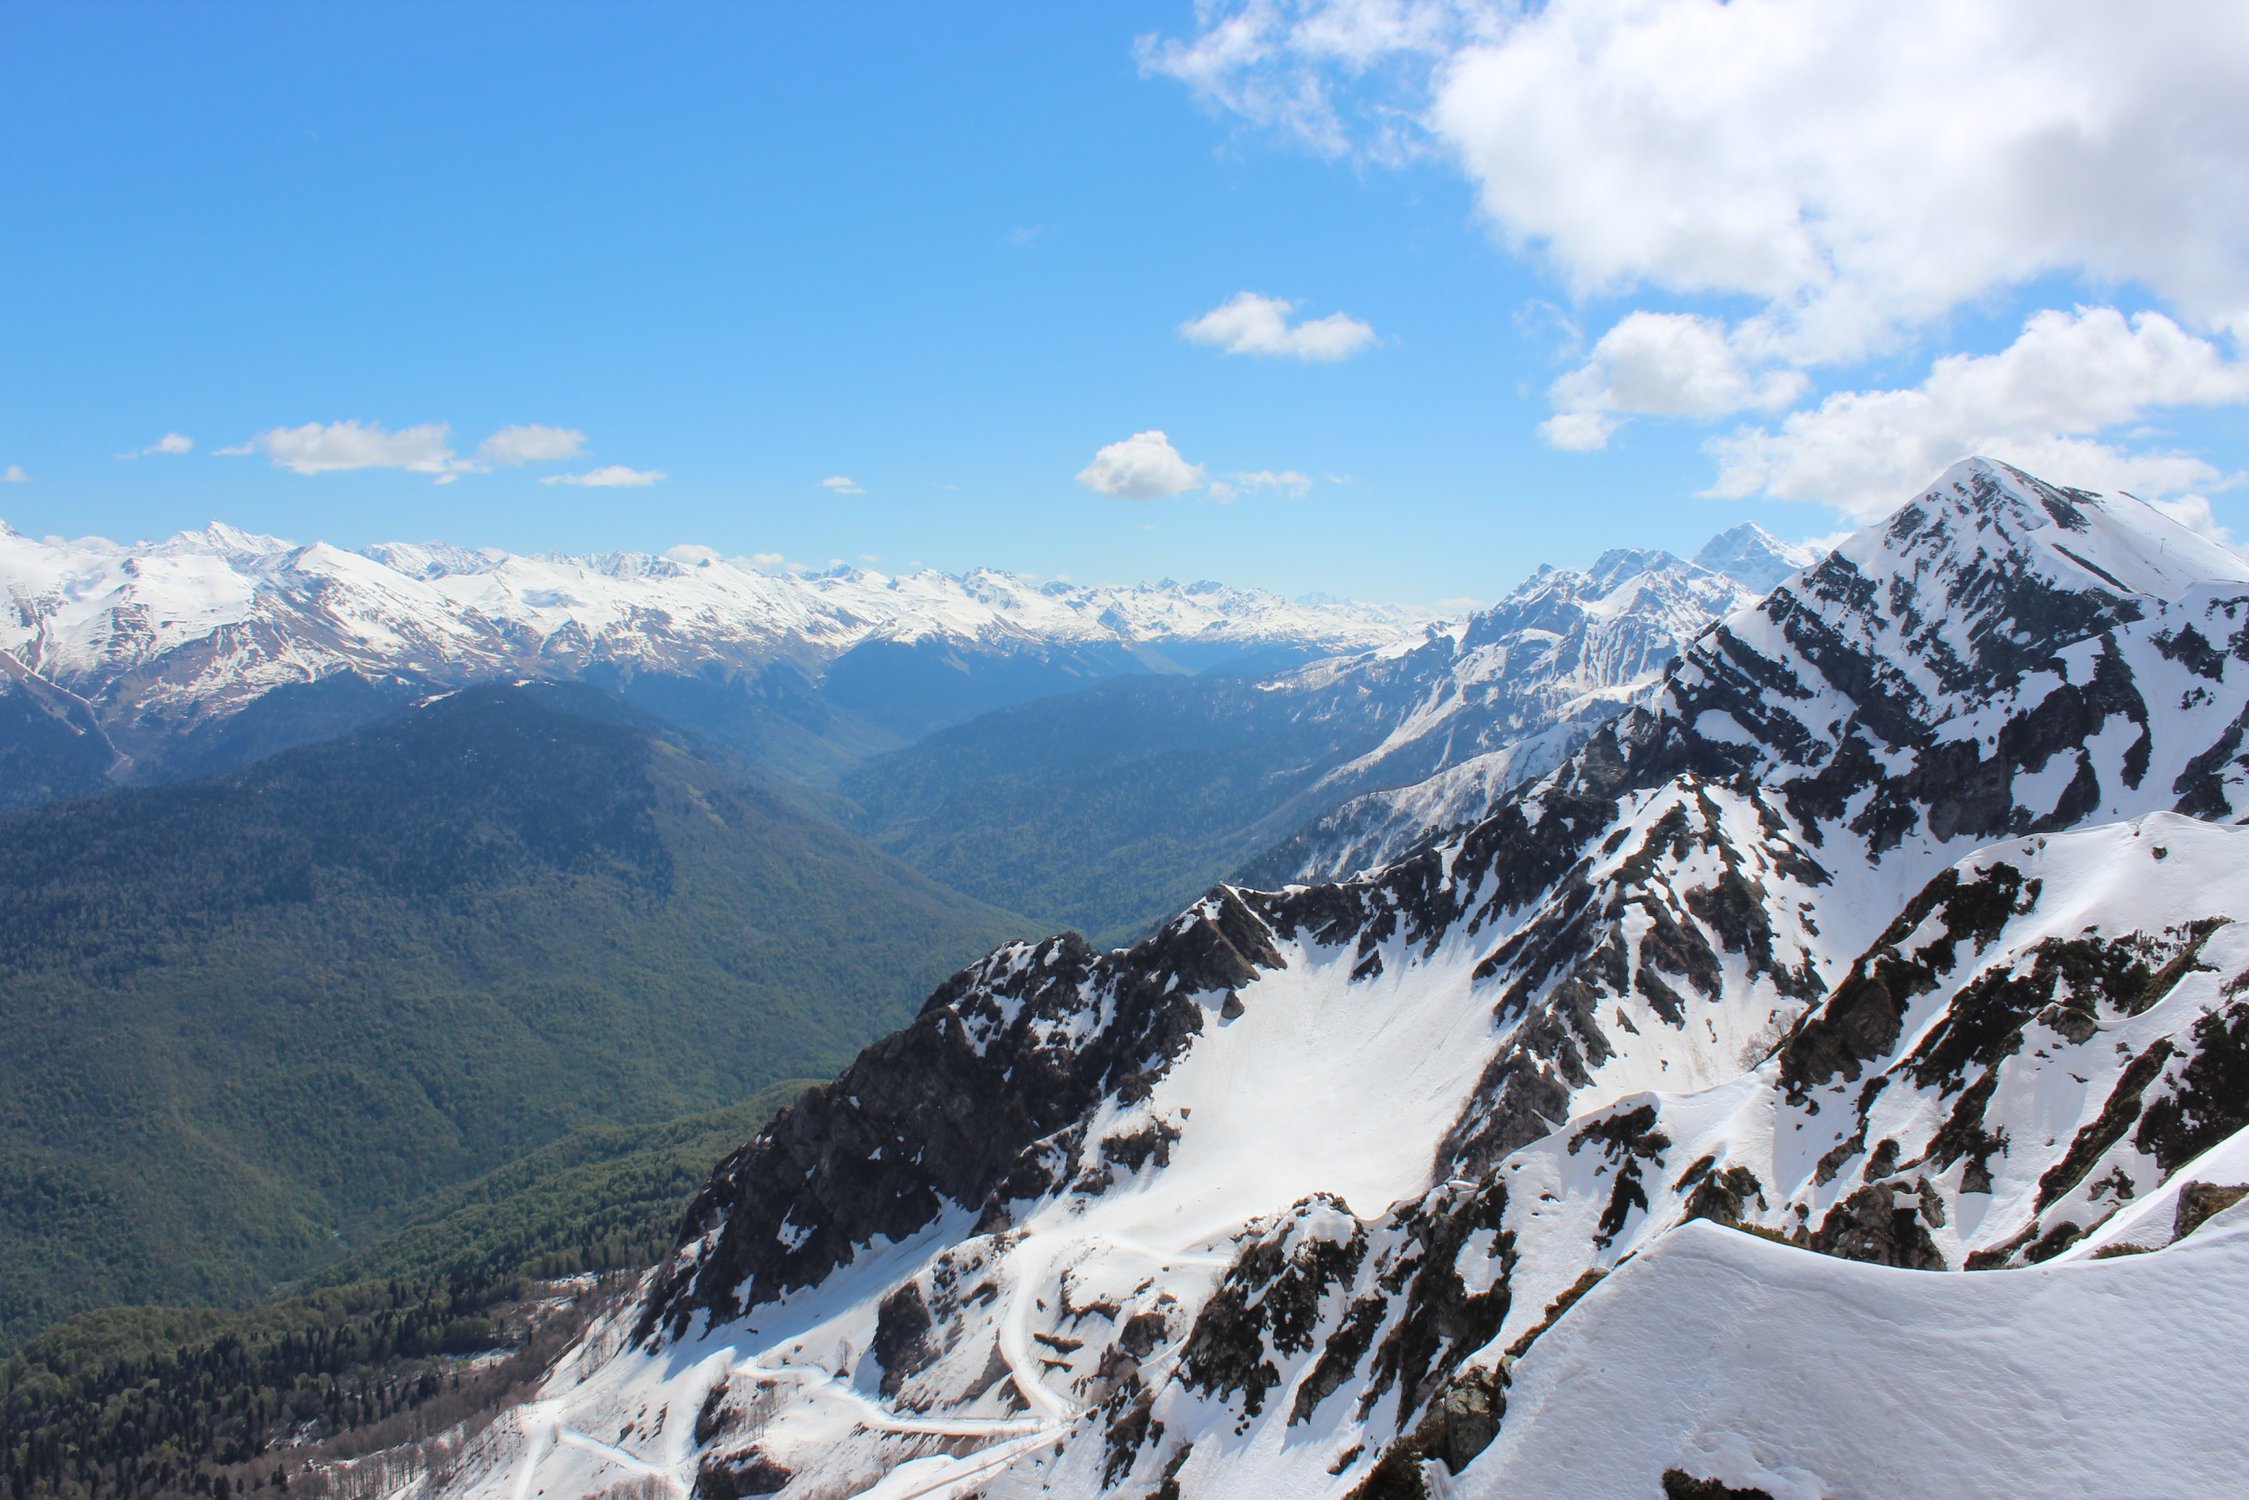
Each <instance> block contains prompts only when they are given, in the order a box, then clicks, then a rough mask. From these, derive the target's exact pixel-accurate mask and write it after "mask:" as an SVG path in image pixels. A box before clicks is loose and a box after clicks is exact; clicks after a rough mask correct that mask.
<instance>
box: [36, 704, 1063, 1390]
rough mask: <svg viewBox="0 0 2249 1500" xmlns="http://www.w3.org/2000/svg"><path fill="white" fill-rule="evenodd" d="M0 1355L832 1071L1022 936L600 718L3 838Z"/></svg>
mask: <svg viewBox="0 0 2249 1500" xmlns="http://www.w3.org/2000/svg"><path fill="white" fill-rule="evenodd" d="M0 911H4V912H5V913H6V919H5V920H4V921H0V1349H5V1348H6V1347H8V1346H9V1345H12V1344H14V1343H17V1342H20V1341H21V1340H22V1339H23V1338H24V1337H25V1336H27V1335H28V1334H30V1333H31V1332H33V1331H35V1330H36V1329H38V1328H40V1327H43V1326H45V1325H47V1324H48V1323H51V1322H52V1321H54V1320H55V1319H56V1318H57V1317H60V1316H62V1315H65V1314H67V1313H70V1312H73V1311H76V1310H78V1309H81V1308H88V1307H94V1306H100V1305H104V1304H114V1303H135V1302H138V1303H150V1302H183V1301H184V1302H199V1301H212V1302H244V1301H250V1300H255V1299H256V1298H258V1297H260V1296H262V1295H264V1294H266V1293H267V1292H269V1291H270V1290H271V1288H272V1287H273V1286H274V1285H275V1284H276V1283H278V1282H281V1281H284V1280H287V1279H290V1278H293V1277H298V1276H302V1275H305V1274H307V1273H309V1272H312V1271H314V1270H316V1269H318V1268H320V1267H321V1266H323V1265H324V1264H327V1263H329V1262H332V1261H334V1260H336V1259H338V1258H340V1257H341V1256H342V1255H344V1254H345V1253H347V1252H348V1251H349V1250H350V1249H351V1248H353V1247H355V1246H362V1245H365V1244H368V1243H370V1242H371V1241H372V1240H374V1239H375V1238H377V1237H378V1236H379V1235H380V1234H381V1233H382V1232H384V1231H385V1230H387V1229H389V1228H392V1227H394V1226H395V1224H396V1223H397V1221H398V1220H399V1219H400V1217H401V1215H402V1214H403V1212H404V1211H405V1210H406V1209H407V1206H408V1205H410V1204H413V1203H415V1202H416V1201H418V1200H424V1199H427V1198H428V1197H429V1195H431V1194H432V1193H434V1192H437V1191H439V1190H441V1189H444V1188H446V1187H448V1186H452V1185H455V1184H460V1183H464V1182H467V1181H469V1180H471V1179H473V1178H475V1177H477V1176H478V1175H479V1174H482V1173H484V1172H487V1171H490V1170H491V1169H493V1168H495V1167H498V1166H500V1165H502V1164H503V1163H506V1162H509V1161H512V1160H514V1159H516V1158H518V1157H521V1156H523V1155H524V1154H525V1153H527V1152H530V1151H533V1150H535V1149H537V1148H539V1147H541V1146H544V1145H546V1144H548V1143H549V1142H553V1141H556V1140H558V1139H559V1138H561V1137H563V1136H565V1135H566V1134H568V1133H569V1132H571V1131H574V1130H580V1129H584V1128H587V1127H593V1126H599V1125H603V1124H615V1123H626V1124H645V1123H649V1122H654V1121H660V1120H666V1119H671V1118H673V1117H676V1116H679V1115H682V1114H686V1113H689V1112H692V1111H696V1110H702V1109H710V1108H713V1107H716V1106H721V1105H726V1104H729V1103H734V1102H738V1101H741V1100H743V1099H745V1098H747V1097H748V1096H749V1095H751V1094H752V1093H754V1092H755V1091H756V1090H758V1089H760V1088H763V1087H765V1086H767V1085H770V1084H773V1083H775V1082H778V1081H780V1080H784V1079H791V1078H803V1077H818V1076H825V1075H826V1074H828V1073H830V1072H832V1071H833V1070H834V1069H835V1068H836V1067H838V1066H840V1065H841V1063H842V1062H844V1061H845V1060H847V1059H848V1058H849V1057H850V1055H851V1054H852V1053H853V1052H854V1051H855V1050H856V1049H857V1048H858V1047H859V1046H861V1045H862V1044H864V1043H865V1042H866V1041H867V1040H869V1039H871V1038H872V1037H874V1036H875V1035H877V1034H879V1033H881V1032H882V1031H884V1030H887V1029H889V1028H890V1027H892V1026H894V1025H896V1024H898V1023H899V1022H900V1021H902V1020H903V1019H904V1018H905V1017H906V1016H907V1015H909V1014H910V1012H911V1009H912V1007H913V1006H914V1004H915V1003H917V1002H918V1001H919V999H920V998H921V997H922V995H924V994H925V993H926V992H927V990H928V989H929V988H931V987H932V986H933V985H934V984H935V983H936V982H937V981H938V980H940V979H941V978H943V977H944V976H945V975H946V974H947V973H949V972H950V971H951V970H953V969H954V968H956V967H957V966H959V965H960V964H962V963H965V962H967V961H969V960H970V959H972V958H974V957H976V956H978V955H979V954H980V953H982V952H983V951H985V950H986V949H987V948H988V947H989V946H990V945H991V944H992V943H993V942H995V941H997V940H1000V939H1002V938H1004V937H1007V936H1011V935H1015V932H1014V929H1015V928H1017V927H1019V926H1020V925H1021V924H1020V923H1019V922H1016V921H1014V920H1013V919H1010V918H1008V917H1006V916H1005V915H1003V914H1002V913H999V912H997V911H995V910H993V909H992V908H989V907H985V906H981V905H978V904H977V903H975V902H973V901H970V900H967V899H965V898H963V897H960V896H958V895H956V894H954V893H952V892H949V891H946V890H944V889H942V888H940V887H937V886H934V885H932V884H930V883H929V882H928V881H926V880H923V879H922V878H920V877H918V876H916V875H914V874H912V873H911V872H909V871H907V870H906V869H904V868H903V867H901V866H900V865H898V864H897V863H896V862H895V861H892V860H890V859H888V858H887V857H885V856H884V855H882V854H881V853H879V852H878V851H876V850H874V849H872V848H871V847H869V846H868V845H866V844H864V843H862V842H860V841H858V840H855V839H853V838H851V837H850V836H849V835H846V834H844V833H842V832H841V831H840V830H838V829H837V828H835V827H834V826H833V825H832V824H828V823H825V822H822V821H820V820H817V819H815V818H813V817H810V816H808V815H807V814H805V813H803V812H801V811H798V810H795V809H793V808H791V807H790V806H788V805H785V804H783V803H781V802H779V801H777V800H775V799H773V798H771V797H769V796H767V795H764V794H762V793H760V792H758V791H755V790H753V789H749V788H746V787H743V786H741V785H739V784H738V783H737V782H736V781H735V780H734V779H733V778H731V777H730V776H729V775H728V774H726V773H725V772H724V771H723V770H721V769H720V768H718V767H716V766H714V765H713V764H711V763H710V762H708V761H706V760H704V759H702V758H700V757H699V756H698V755H696V754H695V753H694V752H693V751H692V749H691V748H690V747H688V746H687V745H686V744H684V743H683V742H681V741H679V740H677V739H676V738H674V737H669V736H667V735H665V734H663V733H661V732H656V731H653V730H652V729H651V728H650V727H649V726H648V725H647V723H646V722H645V721H637V720H634V719H632V718H631V717H630V716H629V715H628V714H627V713H626V712H625V711H624V710H622V709H621V707H620V706H618V705H616V704H615V703H614V701H613V700H608V699H603V698H599V697H597V696H595V695H592V694H590V693H586V692H583V691H571V692H557V691H552V690H544V691H539V690H515V689H499V688H493V689H477V690H472V691H468V692H464V693H461V694H458V695H456V696H454V697H453V698H450V699H447V700H444V701H443V702H440V703H437V704H435V705H432V706H430V707H428V708H425V709H422V710H420V711H418V712H415V713H412V714H408V715H405V716H403V717H400V718H398V719H394V720H391V721H387V722H385V723H383V724H380V725H377V726H375V727H373V728H371V729H368V730H365V731H362V732H361V733H359V734H357V735H354V736H352V737H350V738H348V739H345V740H341V741H337V742H334V743H330V744H326V745H319V746H313V747H310V748H306V749H302V750H296V751H291V752H289V753H286V754H283V755H280V756H276V757H274V758H272V759H270V760H267V761H263V762H260V763H259V764H257V765H254V766H252V767H250V768H248V769H247V770H244V771H241V772H237V773H235V774H233V775H230V776H227V777H224V778H220V779H218V780H215V781H210V782H203V783H197V784H194V785H190V786H184V787H170V788H162V789H155V790H147V791H132V792H121V793H115V794H111V795H109V796H105V797H100V798H95V799H91V800H88V801H84V802H77V803H67V804H61V805H57V806H52V807H46V808H41V809H37V810H34V811H31V812H26V813H18V814H13V815H10V816H8V817H5V818H0Z"/></svg>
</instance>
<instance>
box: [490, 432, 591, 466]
mask: <svg viewBox="0 0 2249 1500" xmlns="http://www.w3.org/2000/svg"><path fill="white" fill-rule="evenodd" d="M585 451H586V435H585V434H584V433H582V432H580V431H579V430H578V429H577V428H575V427H547V426H544V425H542V424H540V423H537V422H525V423H520V424H518V425H516V426H513V427H503V428H501V429H500V430H499V431H498V432H495V433H493V434H492V435H491V436H490V437H488V438H486V439H485V440H484V441H483V442H481V443H478V444H477V445H476V456H477V459H478V461H479V462H481V463H486V464H501V465H505V466H507V467H509V468H514V467H516V466H518V465H521V464H545V463H559V462H561V461H562V460H564V459H569V458H578V457H580V456H582V455H583V454H584V453H585Z"/></svg>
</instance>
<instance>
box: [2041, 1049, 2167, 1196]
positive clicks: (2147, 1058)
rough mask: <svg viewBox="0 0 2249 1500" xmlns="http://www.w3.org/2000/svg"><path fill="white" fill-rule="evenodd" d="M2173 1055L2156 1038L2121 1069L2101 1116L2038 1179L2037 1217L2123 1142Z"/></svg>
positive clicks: (2072, 1141)
mask: <svg viewBox="0 0 2249 1500" xmlns="http://www.w3.org/2000/svg"><path fill="white" fill-rule="evenodd" d="M2172 1052H2173V1049H2172V1046H2171V1043H2170V1040H2169V1039H2168V1038H2165V1037H2158V1038H2157V1039H2156V1040H2155V1041H2154V1042H2153V1043H2152V1044H2150V1046H2149V1047H2148V1049H2147V1050H2146V1051H2145V1052H2142V1053H2141V1054H2140V1055H2139V1056H2138V1057H2135V1058H2133V1059H2132V1060H2131V1061H2130V1062H2128V1063H2126V1064H2125V1065H2124V1072H2123V1073H2122V1075H2121V1076H2119V1077H2118V1078H2117V1080H2116V1087H2115V1088H2113V1089H2111V1090H2110V1091H2109V1096H2108V1099H2107V1101H2106V1102H2105V1103H2103V1104H2102V1105H2101V1112H2100V1113H2099V1114H2098V1115H2096V1116H2094V1117H2093V1121H2092V1123H2091V1124H2089V1125H2086V1126H2085V1127H2084V1128H2082V1129H2081V1130H2079V1131H2078V1132H2077V1135H2076V1137H2075V1138H2074V1139H2072V1140H2071V1141H2070V1143H2069V1150H2067V1151H2066V1152H2064V1153H2063V1154H2062V1159H2061V1160H2060V1161H2058V1162H2056V1163H2054V1165H2052V1166H2051V1167H2048V1168H2047V1169H2046V1171H2045V1173H2044V1174H2043V1175H2042V1176H2040V1177H2039V1179H2038V1211H2039V1212H2040V1213H2044V1212H2045V1211H2046V1209H2047V1208H2048V1207H2049V1206H2051V1205H2052V1204H2053V1202H2054V1200H2056V1199H2057V1198H2059V1197H2061V1195H2062V1194H2064V1193H2066V1192H2068V1191H2069V1190H2070V1189H2071V1188H2073V1187H2075V1186H2077V1184H2078V1181H2079V1180H2080V1179H2081V1178H2083V1177H2084V1175H2085V1174H2086V1173H2087V1172H2090V1171H2091V1170H2093V1163H2094V1162H2096V1161H2099V1160H2100V1159H2101V1157H2102V1156H2103V1155H2104V1154H2105V1153H2106V1152H2107V1151H2108V1149H2109V1147H2111V1146H2113V1145H2115V1144H2116V1143H2117V1142H2118V1141H2120V1140H2122V1139H2124V1132H2125V1131H2127V1130H2130V1129H2131V1128H2132V1122H2133V1121H2135V1120H2137V1119H2139V1117H2140V1108H2141V1101H2142V1099H2143V1096H2145V1095H2146V1093H2147V1089H2148V1085H2149V1084H2151V1083H2153V1082H2154V1081H2155V1078H2156V1075H2157V1074H2158V1073H2161V1072H2162V1071H2163V1065H2164V1064H2165V1063H2167V1062H2169V1061H2170V1060H2171V1056H2172Z"/></svg>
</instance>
